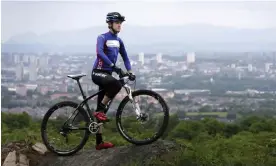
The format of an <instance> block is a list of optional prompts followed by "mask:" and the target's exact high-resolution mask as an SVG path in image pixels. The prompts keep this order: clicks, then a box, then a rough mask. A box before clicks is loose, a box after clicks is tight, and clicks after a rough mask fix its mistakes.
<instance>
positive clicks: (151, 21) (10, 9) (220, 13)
mask: <svg viewBox="0 0 276 166" xmlns="http://www.w3.org/2000/svg"><path fill="white" fill-rule="evenodd" d="M1 3H2V4H1V40H2V41H6V40H8V39H9V38H10V37H11V36H14V35H17V34H20V33H26V32H34V33H36V34H43V33H46V32H50V31H54V30H73V29H82V28H88V27H93V26H105V24H106V23H105V16H106V14H107V13H108V12H112V11H118V12H120V13H121V14H122V15H125V17H126V20H127V21H126V22H125V24H127V25H133V26H135V25H140V26H164V25H165V26H175V25H186V24H192V23H204V24H212V25H218V26H227V27H235V28H248V29H260V28H276V21H275V16H276V1H274V2H248V1H247V2H215V1H214V2H206V1H201V2H181V1H180V0H170V1H162V2H160V1H146V0H144V1H128V2H127V1H120V0H117V1H115V0H114V1H113V0H110V1H67V2H64V1H28V2H27V1H2V2H1ZM273 17H274V18H273Z"/></svg>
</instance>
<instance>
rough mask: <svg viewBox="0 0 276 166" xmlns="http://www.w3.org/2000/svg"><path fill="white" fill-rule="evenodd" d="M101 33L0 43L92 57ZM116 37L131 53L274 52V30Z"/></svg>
mask: <svg viewBox="0 0 276 166" xmlns="http://www.w3.org/2000/svg"><path fill="white" fill-rule="evenodd" d="M105 32H107V27H106V26H96V27H90V28H86V29H76V30H67V31H52V32H48V33H44V34H42V35H37V34H35V33H32V32H27V33H23V34H19V35H15V36H13V37H11V38H10V39H9V40H7V41H6V42H4V43H2V51H4V52H14V51H20V52H30V51H40V52H41V51H42V52H44V51H52V52H56V51H58V52H60V51H61V52H90V53H95V46H96V38H97V36H98V35H99V34H101V33H105ZM119 36H120V37H121V38H122V40H123V41H124V43H125V45H126V48H127V50H128V51H129V52H131V53H137V52H151V53H156V52H162V53H173V54H178V53H181V52H186V51H275V50H276V28H270V29H238V28H233V27H223V26H213V25H207V24H190V25H183V26H152V27H145V26H130V25H123V27H122V32H121V33H120V34H119Z"/></svg>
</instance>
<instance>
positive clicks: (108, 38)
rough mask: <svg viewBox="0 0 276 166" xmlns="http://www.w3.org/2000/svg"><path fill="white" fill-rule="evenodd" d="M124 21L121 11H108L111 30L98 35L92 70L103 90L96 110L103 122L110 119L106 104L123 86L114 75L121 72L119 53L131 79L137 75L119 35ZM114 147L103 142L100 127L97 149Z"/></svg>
mask: <svg viewBox="0 0 276 166" xmlns="http://www.w3.org/2000/svg"><path fill="white" fill-rule="evenodd" d="M124 21H125V17H124V16H122V15H121V14H120V13H118V12H111V13H108V14H107V16H106V23H107V24H108V28H109V31H108V32H106V33H104V34H101V35H99V36H98V37H97V45H96V52H97V58H96V60H95V63H94V66H93V70H92V81H93V82H94V83H95V84H97V85H98V86H99V90H103V91H102V92H101V93H99V95H98V107H97V110H96V111H95V112H94V116H95V117H96V118H97V120H98V121H101V122H106V121H108V118H107V116H106V112H107V107H106V105H107V104H108V102H109V101H110V100H111V99H113V98H114V97H115V96H116V95H117V93H118V92H119V91H120V90H121V88H122V85H121V83H120V81H118V80H117V79H116V78H114V77H112V72H113V71H114V72H116V73H118V74H119V73H120V72H121V69H120V68H119V67H117V66H116V65H115V64H116V61H117V57H118V53H120V54H121V56H122V59H123V61H124V64H125V68H126V69H127V71H128V73H129V74H130V77H131V79H132V80H134V79H135V75H134V74H133V73H132V72H131V64H130V61H129V58H128V55H127V52H126V49H125V46H124V43H123V41H122V40H121V39H120V38H119V37H118V36H117V34H118V33H119V32H120V30H121V24H122V23H123V22H124ZM112 147H114V145H113V144H112V143H110V142H103V140H102V131H101V129H100V130H99V132H98V133H97V134H96V149H97V150H100V149H106V148H112Z"/></svg>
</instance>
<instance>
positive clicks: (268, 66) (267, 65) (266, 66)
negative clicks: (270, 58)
mask: <svg viewBox="0 0 276 166" xmlns="http://www.w3.org/2000/svg"><path fill="white" fill-rule="evenodd" d="M271 65H272V63H266V64H265V72H267V73H268V72H269V70H270V66H271Z"/></svg>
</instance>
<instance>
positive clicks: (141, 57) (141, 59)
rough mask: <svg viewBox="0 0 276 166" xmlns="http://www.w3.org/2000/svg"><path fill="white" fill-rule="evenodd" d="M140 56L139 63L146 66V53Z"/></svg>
mask: <svg viewBox="0 0 276 166" xmlns="http://www.w3.org/2000/svg"><path fill="white" fill-rule="evenodd" d="M138 56H139V57H138V61H139V62H141V64H142V65H144V63H145V55H144V53H143V52H141V53H139V55H138Z"/></svg>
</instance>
